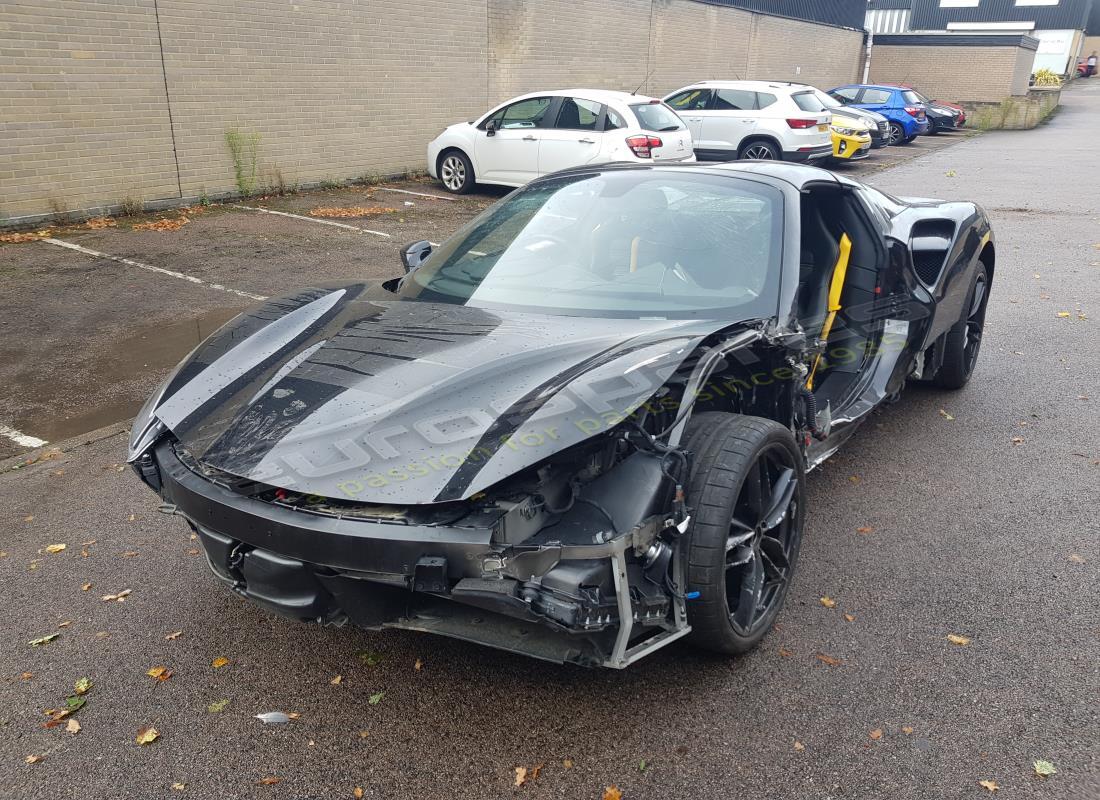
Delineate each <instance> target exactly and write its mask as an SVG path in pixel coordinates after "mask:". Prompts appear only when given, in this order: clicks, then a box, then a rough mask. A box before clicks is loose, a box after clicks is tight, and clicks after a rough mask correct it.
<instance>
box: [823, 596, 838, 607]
mask: <svg viewBox="0 0 1100 800" xmlns="http://www.w3.org/2000/svg"><path fill="white" fill-rule="evenodd" d="M821 605H823V606H825V608H833V607H835V606H836V600H834V599H833V598H831V597H822V598H821Z"/></svg>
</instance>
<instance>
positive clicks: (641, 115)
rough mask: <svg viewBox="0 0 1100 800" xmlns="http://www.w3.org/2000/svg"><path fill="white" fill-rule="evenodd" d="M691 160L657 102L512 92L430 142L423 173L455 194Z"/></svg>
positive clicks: (682, 133) (612, 95)
mask: <svg viewBox="0 0 1100 800" xmlns="http://www.w3.org/2000/svg"><path fill="white" fill-rule="evenodd" d="M693 160H694V155H693V154H692V142H691V135H690V134H689V133H688V129H687V126H685V125H684V123H683V122H682V121H681V120H680V118H679V117H677V116H676V114H675V113H673V112H672V111H671V110H670V109H669V108H668V107H667V106H665V105H664V104H663V103H661V101H660V100H657V99H655V98H652V97H645V96H642V95H635V94H629V93H627V92H613V91H606V90H602V89H570V90H566V91H554V92H533V93H531V94H525V95H521V96H520V97H514V98H512V99H511V100H509V101H507V102H506V103H502V104H501V105H499V106H497V107H496V108H494V109H493V110H491V111H489V112H488V113H486V114H484V115H482V116H481V117H478V118H477V119H475V120H471V121H470V122H460V123H457V124H455V125H451V126H449V127H448V128H446V129H445V130H444V131H443V133H441V134H439V136H437V137H435V139H433V140H432V141H431V143H430V144H429V145H428V172H429V174H431V176H432V177H433V178H438V179H439V180H441V181H442V182H443V187H444V188H445V189H446V190H447V191H449V192H454V193H455V194H465V193H466V192H468V191H470V190H471V189H472V188H473V187H474V185H475V184H476V183H490V184H496V185H500V186H522V185H523V184H525V183H527V182H528V181H531V180H534V179H535V178H537V177H538V176H539V175H546V174H548V173H551V172H557V171H558V170H561V169H566V168H568V167H577V166H581V165H584V164H606V163H608V162H611V161H635V162H638V163H643V164H653V163H659V162H665V161H693Z"/></svg>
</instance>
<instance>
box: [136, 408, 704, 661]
mask: <svg viewBox="0 0 1100 800" xmlns="http://www.w3.org/2000/svg"><path fill="white" fill-rule="evenodd" d="M644 417H645V415H643V424H641V425H639V424H636V422H635V421H634V420H632V421H631V423H630V424H627V425H624V426H622V427H621V428H620V429H616V430H615V431H612V432H609V433H608V434H606V435H604V436H602V437H598V438H597V439H596V440H594V441H590V442H587V443H585V444H584V445H583V446H580V447H578V448H574V449H573V450H571V451H568V452H566V453H561V454H559V455H558V456H557V457H555V458H553V459H551V460H550V461H548V462H547V463H545V464H543V465H541V466H540V467H539V468H538V469H533V470H531V471H529V472H527V473H525V474H523V475H519V476H516V477H515V478H514V479H512V480H510V481H507V482H505V484H504V485H502V486H500V487H497V488H494V489H493V490H491V491H487V492H484V493H481V494H479V495H477V496H475V497H473V498H470V499H468V500H463V501H459V502H454V503H444V504H433V505H425V506H407V507H399V506H381V505H369V504H363V503H355V502H350V501H342V500H332V499H329V498H323V497H319V496H309V495H302V494H298V493H295V492H290V491H288V490H285V489H281V488H276V487H272V486H267V485H263V484H259V483H255V482H252V481H248V480H243V479H240V478H237V477H235V476H232V475H230V474H228V473H224V472H221V471H219V470H217V469H213V468H210V467H207V466H205V465H203V464H202V463H200V462H199V461H198V460H196V459H195V458H194V457H193V456H192V455H191V454H190V453H189V452H188V451H187V450H186V448H185V447H183V446H182V445H181V444H180V443H179V442H177V441H173V440H172V438H171V437H165V438H164V439H162V440H161V441H160V442H159V443H158V444H157V445H156V446H155V448H154V449H153V450H151V451H149V452H146V453H145V454H144V455H143V456H142V457H141V458H139V459H137V460H136V461H135V462H134V466H135V469H136V470H137V472H138V474H139V475H140V476H141V477H142V479H143V480H145V481H146V482H147V483H149V484H150V485H151V486H152V487H153V488H154V489H156V490H157V491H158V492H159V493H160V494H161V496H162V497H163V498H164V500H165V506H164V508H165V510H167V511H169V512H173V513H176V514H179V515H181V516H183V517H184V518H185V519H186V520H187V522H188V523H189V524H190V526H191V527H192V529H193V530H194V531H195V533H197V534H198V536H199V539H200V541H201V542H202V544H203V547H204V548H205V550H206V555H207V558H208V560H209V563H210V567H211V569H212V570H213V572H214V574H215V575H216V576H217V577H218V578H219V579H220V580H221V581H222V582H223V583H225V584H226V585H228V586H229V587H230V588H231V589H232V590H233V591H234V592H236V593H237V594H240V595H242V596H244V597H247V598H248V599H250V600H253V601H255V602H257V603H259V604H260V605H262V606H264V607H266V608H268V609H270V610H273V611H275V612H278V613H280V614H282V615H285V616H289V617H292V618H295V619H299V620H303V621H315V622H320V623H326V624H334V625H342V624H344V623H346V622H349V621H350V622H352V623H354V624H357V625H360V626H362V627H366V628H371V629H381V628H405V629H409V630H418V631H424V632H428V633H436V634H442V635H447V636H452V637H456V638H460V639H465V640H468V641H473V642H478V643H480V644H485V645H489V646H492V647H497V648H501V649H505V650H510V651H513V652H517V653H523V654H525V655H529V656H534V657H537V658H541V659H546V660H550V661H555V662H571V663H576V664H581V665H585V666H599V665H602V666H608V667H615V668H621V667H625V666H627V665H628V664H630V663H632V662H633V661H635V660H637V659H638V658H641V657H642V656H644V655H646V654H647V653H649V652H651V651H653V650H654V649H656V648H658V647H661V646H662V645H664V644H667V643H669V642H671V641H673V640H675V639H677V638H679V637H681V636H683V635H685V634H686V633H688V631H689V630H690V628H689V626H688V624H687V615H686V609H685V605H684V604H685V597H684V593H683V590H682V588H681V587H683V586H684V585H685V584H684V567H683V555H682V553H681V548H680V547H679V546H678V541H679V537H680V535H681V534H682V533H683V532H684V531H685V530H686V528H687V524H688V517H687V511H686V509H685V506H684V503H683V489H682V481H683V480H684V479H685V478H684V473H685V470H686V460H685V458H684V456H683V455H682V454H681V453H679V452H678V451H674V450H672V449H670V448H668V447H667V446H665V445H662V444H661V443H659V442H657V441H655V440H654V438H653V437H652V436H651V435H650V434H649V433H647V432H646V430H645V428H646V427H650V426H652V425H653V424H655V423H656V421H657V420H659V419H660V417H659V416H658V417H653V418H650V419H649V420H648V424H644V423H645V419H644Z"/></svg>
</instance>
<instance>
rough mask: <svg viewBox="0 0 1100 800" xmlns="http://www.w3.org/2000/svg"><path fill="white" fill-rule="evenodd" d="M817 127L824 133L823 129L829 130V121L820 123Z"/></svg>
mask: <svg viewBox="0 0 1100 800" xmlns="http://www.w3.org/2000/svg"><path fill="white" fill-rule="evenodd" d="M817 129H818V130H819V131H821V132H822V133H824V132H825V131H827V130H829V123H827V122H825V123H822V124H821V125H818V126H817Z"/></svg>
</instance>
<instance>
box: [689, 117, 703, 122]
mask: <svg viewBox="0 0 1100 800" xmlns="http://www.w3.org/2000/svg"><path fill="white" fill-rule="evenodd" d="M702 121H703V118H702V117H688V122H702Z"/></svg>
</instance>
